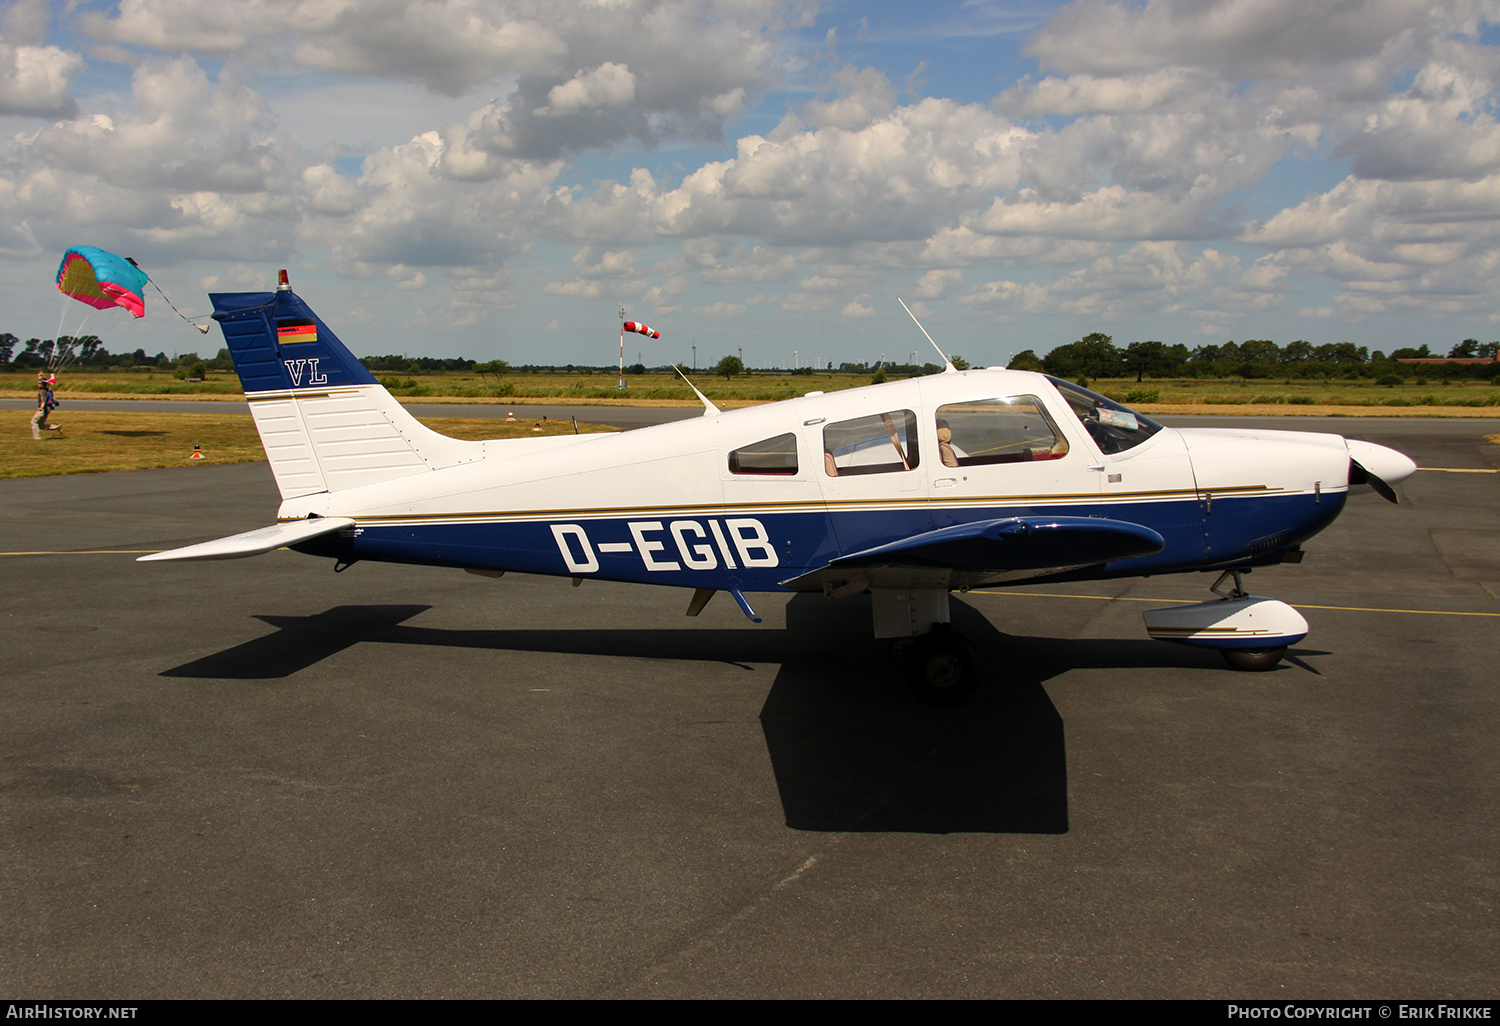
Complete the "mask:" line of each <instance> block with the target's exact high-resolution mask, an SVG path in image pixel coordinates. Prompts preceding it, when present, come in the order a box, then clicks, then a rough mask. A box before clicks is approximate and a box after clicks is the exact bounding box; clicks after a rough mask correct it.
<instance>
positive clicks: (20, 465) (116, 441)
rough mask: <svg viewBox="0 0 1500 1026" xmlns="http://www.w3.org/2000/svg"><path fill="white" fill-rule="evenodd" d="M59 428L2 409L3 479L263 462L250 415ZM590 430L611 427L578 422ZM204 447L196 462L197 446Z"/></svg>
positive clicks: (134, 418) (485, 421) (89, 417)
mask: <svg viewBox="0 0 1500 1026" xmlns="http://www.w3.org/2000/svg"><path fill="white" fill-rule="evenodd" d="M420 419H421V421H422V423H424V424H426V425H427V426H428V427H430V428H432V429H433V430H434V431H438V432H441V433H442V434H445V435H449V436H451V437H454V438H470V439H481V438H520V437H532V436H534V435H538V434H546V435H560V434H570V433H571V432H572V430H573V425H572V424H566V423H563V422H560V421H559V422H555V423H553V424H549V425H548V426H547V427H545V428H543V429H542V430H540V431H537V430H536V429H534V428H533V426H532V422H531V421H520V422H517V423H514V424H507V423H506V422H505V421H501V420H495V419H493V418H466V417H423V418H420ZM52 421H53V422H54V423H56V424H60V425H61V426H62V430H61V431H47V432H44V433H43V435H42V438H41V440H40V441H34V440H33V439H32V437H31V411H28V410H0V478H16V477H47V476H50V475H53V474H90V473H96V472H100V471H108V470H151V469H156V468H160V467H181V466H195V465H196V466H202V465H207V464H210V463H254V462H260V461H264V460H265V458H266V454H265V450H263V449H262V448H261V446H260V436H258V435H257V434H256V433H255V425H254V424H253V423H251V420H250V415H249V414H248V413H247V414H244V415H243V416H240V415H237V414H226V413H160V412H155V411H152V410H150V409H149V408H147V409H143V410H141V411H139V412H137V411H130V412H128V413H96V412H93V411H77V410H74V411H66V410H57V411H55V412H54V413H53V414H52ZM578 426H579V429H580V430H582V431H587V432H594V431H608V430H611V429H610V428H606V427H602V426H600V425H597V424H579V425H578ZM195 445H197V446H201V449H200V450H199V451H200V452H202V454H203V458H202V459H201V460H195V459H193V458H192V456H193V451H194V450H193V446H195Z"/></svg>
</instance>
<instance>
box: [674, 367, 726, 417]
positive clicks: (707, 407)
mask: <svg viewBox="0 0 1500 1026" xmlns="http://www.w3.org/2000/svg"><path fill="white" fill-rule="evenodd" d="M672 369H673V370H674V371H676V372H677V376H678V377H680V378H682V380H683V381H687V387H688V388H691V389H692V390H693V394H694V395H695V396H697V397H698V401H699V402H701V403H702V404H703V415H704V416H705V417H711V416H713V415H714V414H716V413H722V412H723V411H722V410H720V409H719V408H718V407H717V406H715V405H714V404H713V403H711V402H709V401H708V396H706V395H704V394H703V393H702V392H700V391H698V386H697V385H695V384H693V383H692V382H691V381H688V376H687V375H686V374H684V373H682V368H681V367H679V366H677V364H675V363H674V364H672Z"/></svg>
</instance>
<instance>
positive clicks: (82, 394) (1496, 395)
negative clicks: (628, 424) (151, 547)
mask: <svg viewBox="0 0 1500 1026" xmlns="http://www.w3.org/2000/svg"><path fill="white" fill-rule="evenodd" d="M377 377H378V378H379V379H380V380H381V381H382V383H383V384H385V385H386V387H387V388H389V389H390V390H391V392H392V393H394V394H395V395H397V396H398V397H401V398H404V399H423V400H426V401H438V402H442V401H449V402H465V401H468V402H484V401H490V402H505V401H507V400H516V401H520V400H524V399H542V400H550V401H565V402H570V403H583V404H591V403H603V404H607V405H613V404H615V403H627V404H631V405H656V404H661V405H677V404H685V405H696V403H697V400H696V399H695V398H694V397H693V393H692V391H691V390H690V389H689V388H688V387H687V386H686V385H685V384H683V383H682V380H681V379H680V378H677V377H675V376H673V375H667V374H642V375H636V376H630V377H628V378H627V381H628V382H629V387H628V388H627V389H625V390H623V391H621V390H619V389H616V388H615V375H614V374H613V373H611V374H607V375H601V374H509V375H506V376H505V377H503V378H497V377H495V376H494V375H484V376H481V375H479V374H475V373H472V372H452V373H447V374H414V375H404V374H379V375H377ZM694 381H695V383H696V384H697V385H698V387H699V388H701V389H702V390H703V392H704V394H705V395H707V396H708V397H709V398H710V399H712V400H714V401H715V402H716V403H719V404H720V405H723V406H738V405H750V404H754V403H761V402H772V401H775V400H778V399H790V398H792V397H794V396H799V395H805V394H806V393H808V392H811V391H824V392H836V391H839V390H841V389H845V388H854V387H858V386H860V385H868V384H869V383H870V377H869V376H868V375H851V374H811V375H791V374H785V375H775V374H755V375H751V376H746V377H742V378H735V379H732V380H729V381H726V380H725V379H723V378H715V377H712V376H710V375H709V374H707V373H706V372H701V371H700V372H699V374H698V375H697V376H696V377H695V378H694ZM1417 382H1418V379H1417V378H1416V377H1413V378H1411V379H1409V380H1408V382H1407V383H1405V384H1401V385H1377V384H1375V383H1374V382H1373V381H1367V380H1356V381H1344V380H1331V381H1325V380H1322V379H1319V380H1303V379H1296V378H1291V379H1285V378H1283V379H1259V380H1254V381H1243V380H1238V379H1224V380H1208V381H1194V380H1189V379H1168V380H1162V381H1146V382H1142V383H1139V384H1138V383H1136V381H1135V380H1134V379H1131V378H1121V379H1109V380H1099V381H1091V382H1090V383H1089V387H1091V388H1093V389H1094V390H1095V391H1099V392H1103V393H1105V394H1106V395H1109V396H1110V397H1111V398H1115V399H1122V400H1124V401H1126V402H1129V403H1130V404H1131V405H1139V406H1142V407H1145V408H1148V409H1149V408H1157V409H1159V408H1161V407H1166V406H1188V405H1191V406H1247V405H1253V406H1290V407H1295V406H1299V405H1301V406H1394V407H1464V406H1473V407H1481V406H1500V386H1496V385H1492V384H1490V383H1488V382H1484V381H1472V380H1466V381H1462V382H1455V383H1451V384H1450V383H1447V382H1445V381H1441V380H1438V379H1433V380H1431V381H1426V382H1424V383H1421V384H1418V383H1417ZM35 394H36V376H35V375H34V374H25V373H8V374H0V395H9V396H34V395H35ZM58 395H59V397H60V398H62V399H64V400H66V399H67V398H68V397H69V396H72V397H75V398H86V397H94V398H104V397H106V396H110V397H123V398H130V397H149V396H170V397H172V398H201V399H233V398H238V396H239V395H240V386H239V382H238V381H237V380H236V378H235V377H234V375H232V374H227V373H226V374H211V375H210V376H209V379H208V380H207V381H202V382H186V381H178V380H176V379H174V378H173V377H172V376H171V375H170V374H168V373H163V372H160V371H156V372H151V373H147V372H139V371H130V372H125V371H115V372H96V371H69V372H65V373H64V374H63V375H62V378H61V380H60V381H59V388H58ZM1226 412H1227V411H1226ZM1235 412H1243V411H1235ZM1285 412H1288V413H1294V412H1298V411H1296V410H1287V411H1285Z"/></svg>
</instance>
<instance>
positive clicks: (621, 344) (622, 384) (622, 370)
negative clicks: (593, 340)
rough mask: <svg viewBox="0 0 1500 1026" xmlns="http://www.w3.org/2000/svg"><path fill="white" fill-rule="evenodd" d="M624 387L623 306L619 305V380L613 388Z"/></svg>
mask: <svg viewBox="0 0 1500 1026" xmlns="http://www.w3.org/2000/svg"><path fill="white" fill-rule="evenodd" d="M624 387H625V308H624V307H623V306H622V307H620V380H619V381H617V382H616V383H615V388H624Z"/></svg>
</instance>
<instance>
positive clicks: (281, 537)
mask: <svg viewBox="0 0 1500 1026" xmlns="http://www.w3.org/2000/svg"><path fill="white" fill-rule="evenodd" d="M353 526H354V521H353V520H350V519H349V518H348V517H316V518H314V519H311V520H293V521H291V522H290V523H286V524H273V525H272V526H270V527H261V528H257V529H256V530H254V531H246V532H245V533H244V534H235V535H230V536H229V537H228V538H216V539H214V540H213V541H207V542H200V543H199V544H197V545H189V546H187V547H186V548H181V549H170V550H168V551H166V552H153V553H152V554H151V555H149V556H141V557H140V558H139V559H137V560H136V562H137V563H152V562H156V561H157V560H177V559H240V558H242V557H244V556H258V555H260V554H261V553H262V552H270V551H271V550H272V549H279V548H282V547H284V546H287V545H295V544H296V543H297V542H303V541H307V540H308V539H309V538H317V537H318V536H320V535H324V534H331V533H333V532H334V531H341V530H343V529H344V528H346V527H353Z"/></svg>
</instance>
